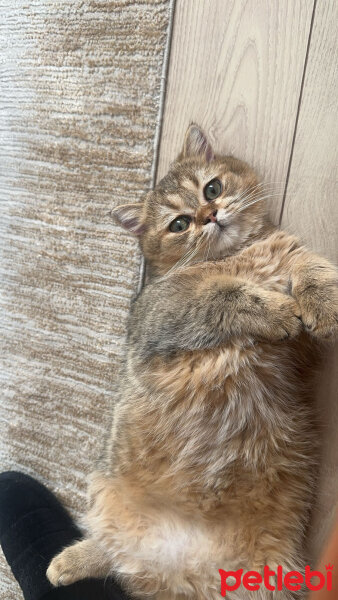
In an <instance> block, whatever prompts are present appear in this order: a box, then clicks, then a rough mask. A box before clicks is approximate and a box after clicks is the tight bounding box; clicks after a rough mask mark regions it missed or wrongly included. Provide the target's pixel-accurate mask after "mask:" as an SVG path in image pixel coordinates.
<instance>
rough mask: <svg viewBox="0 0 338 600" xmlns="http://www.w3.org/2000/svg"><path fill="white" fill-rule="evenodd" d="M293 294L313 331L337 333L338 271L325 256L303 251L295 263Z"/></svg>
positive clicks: (331, 335)
mask: <svg viewBox="0 0 338 600" xmlns="http://www.w3.org/2000/svg"><path fill="white" fill-rule="evenodd" d="M291 282H292V295H293V296H294V298H295V299H296V300H297V302H298V304H299V306H300V309H301V317H302V321H303V323H304V325H305V327H306V329H307V330H308V331H309V333H310V334H311V335H314V336H316V337H318V338H323V339H325V338H334V337H336V336H337V335H338V272H337V269H335V267H334V266H333V265H331V264H330V263H329V262H328V261H327V260H325V259H324V258H322V257H320V256H317V255H316V254H313V253H312V252H304V253H302V254H301V255H300V256H299V257H298V258H297V260H296V261H295V262H294V264H293V265H292V274H291Z"/></svg>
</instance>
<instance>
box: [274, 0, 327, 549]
mask: <svg viewBox="0 0 338 600" xmlns="http://www.w3.org/2000/svg"><path fill="white" fill-rule="evenodd" d="M337 21H338V4H337V2H336V0H325V1H320V2H318V4H317V7H316V12H315V18H314V26H313V32H312V37H311V44H310V50H309V57H308V63H307V68H306V76H305V80H304V90H303V95H302V102H301V107H300V113H299V120H298V126H297V134H296V138H295V146H294V152H293V157H292V163H291V169H290V178H289V183H288V188H287V196H286V201H285V207H284V211H283V218H282V227H283V228H287V229H289V230H290V231H294V232H296V233H297V235H300V236H301V237H302V238H303V239H304V241H306V242H307V243H308V245H309V246H310V247H311V248H313V249H314V250H316V251H317V252H320V253H321V254H324V255H325V256H327V258H329V259H331V260H333V261H334V262H336V261H337V258H338V240H337V234H336V231H337V225H338V203H337V158H338V157H337V140H338V121H337V100H336V98H337V86H338V69H337V64H338V45H337ZM337 361H338V346H336V348H335V350H332V351H331V352H330V353H329V354H328V356H327V359H326V364H325V368H324V370H323V372H322V374H321V383H320V385H319V389H318V403H319V407H320V409H321V412H322V414H323V420H324V431H325V435H324V448H323V456H322V465H321V469H320V486H319V487H320V493H319V498H318V502H317V505H316V508H315V513H314V520H313V527H312V531H311V536H310V539H309V549H310V552H311V553H312V555H314V556H316V555H318V552H319V549H320V547H321V545H322V543H323V541H324V540H325V537H326V533H327V530H328V528H329V526H330V523H331V521H332V518H333V516H334V508H335V506H336V505H337V499H338V476H337V473H338V435H337V432H338V403H337V389H338V373H337ZM335 371H336V373H335Z"/></svg>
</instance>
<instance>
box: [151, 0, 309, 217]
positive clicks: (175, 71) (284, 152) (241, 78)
mask: <svg viewBox="0 0 338 600" xmlns="http://www.w3.org/2000/svg"><path fill="white" fill-rule="evenodd" d="M312 8H313V2H312V0H311V1H308V2H304V1H303V0H289V1H286V2H270V1H269V0H258V1H257V0H213V2H212V4H210V2H209V1H208V0H199V1H198V2H196V0H177V5H176V12H175V23H174V31H173V39H172V49H171V57H170V67H169V77H168V85H167V97H166V104H165V111H164V122H163V131H162V138H161V144H160V157H159V169H158V177H159V178H160V177H162V176H163V175H164V174H165V172H166V170H167V168H168V165H169V163H170V161H172V160H173V159H174V158H175V156H176V155H177V153H178V152H179V150H180V148H181V144H182V139H183V135H184V132H185V130H186V127H187V126H188V124H189V123H190V122H191V121H195V122H197V123H198V124H200V125H201V126H202V127H204V128H205V130H206V131H207V132H208V133H209V135H210V138H211V140H212V142H213V144H214V147H215V149H216V150H218V151H222V152H224V153H228V154H229V153H231V154H235V155H236V156H238V157H239V158H243V159H244V160H247V161H248V162H250V163H251V164H253V165H255V166H256V168H257V169H258V170H259V172H260V174H261V175H262V176H263V177H264V178H265V180H266V181H269V182H276V186H277V182H285V179H286V173H287V169H288V163H289V157H290V150H291V142H292V137H293V132H294V125H295V120H296V114H297V106H298V100H299V93H300V87H301V79H302V73H303V68H304V61H305V56H306V48H307V42H308V35H309V30H310V23H311V15H312ZM280 207H281V199H278V200H274V201H273V205H272V207H271V214H272V216H273V217H274V219H275V220H276V221H278V218H279V214H280Z"/></svg>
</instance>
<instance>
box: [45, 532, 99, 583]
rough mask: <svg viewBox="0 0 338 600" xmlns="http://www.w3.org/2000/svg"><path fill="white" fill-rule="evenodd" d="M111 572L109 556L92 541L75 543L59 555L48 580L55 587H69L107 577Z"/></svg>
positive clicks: (50, 569) (51, 566)
mask: <svg viewBox="0 0 338 600" xmlns="http://www.w3.org/2000/svg"><path fill="white" fill-rule="evenodd" d="M110 570H111V564H110V563H109V561H108V559H107V556H106V555H105V554H104V552H103V551H102V550H101V548H99V546H98V545H97V543H96V542H95V541H94V540H92V539H86V540H81V541H79V542H75V544H73V545H72V546H68V548H65V549H64V550H62V552H60V554H57V555H56V556H55V557H54V558H53V560H52V561H51V563H50V565H49V567H48V569H47V573H46V574H47V578H48V579H49V581H50V582H51V583H52V584H53V585H55V586H59V585H69V584H71V583H74V582H75V581H79V580H80V579H86V578H87V577H97V578H104V577H106V576H107V575H108V574H109V572H110Z"/></svg>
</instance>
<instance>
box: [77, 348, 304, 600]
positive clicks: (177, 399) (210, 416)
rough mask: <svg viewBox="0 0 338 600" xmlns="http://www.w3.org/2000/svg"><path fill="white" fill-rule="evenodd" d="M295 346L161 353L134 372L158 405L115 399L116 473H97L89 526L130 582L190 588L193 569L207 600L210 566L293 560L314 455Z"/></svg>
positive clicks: (214, 584) (215, 585)
mask: <svg viewBox="0 0 338 600" xmlns="http://www.w3.org/2000/svg"><path fill="white" fill-rule="evenodd" d="M294 350H295V348H292V347H288V346H286V345H285V344H284V345H283V344H276V346H275V347H274V346H271V345H264V344H254V343H249V342H248V343H247V344H246V345H244V346H243V345H242V344H240V343H236V342H233V343H232V344H230V345H229V346H228V347H226V348H223V349H218V350H212V351H208V352H201V353H200V355H199V354H198V353H190V354H186V355H185V356H180V357H179V359H177V363H176V362H175V360H174V359H173V361H172V363H171V364H170V363H169V364H168V361H166V362H165V364H163V365H162V367H161V364H160V361H159V362H158V364H157V365H156V369H155V368H153V367H154V365H152V368H151V369H149V371H148V374H146V373H145V372H144V373H143V374H142V378H143V377H147V386H148V388H149V386H150V388H151V389H152V393H153V394H156V397H157V400H158V405H157V408H155V409H154V410H153V411H148V413H147V418H146V419H144V420H143V419H140V418H139V416H138V415H139V405H138V404H137V402H136V403H135V404H134V405H133V406H130V405H129V406H128V410H126V411H125V410H124V407H123V404H122V405H121V406H120V407H119V411H118V414H117V415H116V417H117V424H118V422H119V420H120V421H121V424H122V423H123V427H124V428H125V430H126V436H127V437H128V440H129V443H128V449H127V448H126V447H125V445H124V444H122V445H123V446H124V447H125V454H124V455H123V456H122V455H121V454H120V455H118V457H117V464H118V468H117V469H116V471H115V475H114V476H113V477H109V476H108V477H107V475H100V474H96V475H94V477H93V482H92V486H91V495H92V498H93V506H92V510H91V511H90V513H89V526H90V529H91V531H92V532H93V533H94V534H95V537H98V538H99V540H100V543H101V544H102V545H104V547H105V548H106V551H107V552H108V553H109V555H110V556H111V560H112V568H113V569H114V571H115V572H117V573H119V574H120V576H122V577H126V580H128V581H132V580H133V578H135V586H136V589H138V590H140V578H141V579H142V578H144V581H145V584H144V585H145V587H144V592H147V591H149V590H150V591H152V590H156V589H157V587H158V586H159V585H163V582H167V583H169V582H170V586H171V589H172V590H175V593H177V594H178V593H183V592H186V593H187V594H189V592H191V590H190V588H189V583H188V582H189V581H190V580H191V578H193V579H194V581H195V583H196V585H197V589H199V588H198V581H199V580H200V582H201V586H202V584H203V585H205V582H209V584H210V587H209V588H208V590H206V591H205V596H203V593H204V592H203V593H202V592H201V596H200V597H201V598H204V597H205V598H208V599H209V598H210V600H211V598H213V597H214V596H213V594H214V593H215V598H217V597H219V596H217V594H218V595H219V585H220V578H219V574H218V569H219V568H223V569H226V570H236V569H237V568H240V567H244V569H247V570H249V569H260V568H262V567H263V566H264V565H265V564H269V566H270V567H271V568H273V567H274V566H276V565H278V564H282V565H285V568H287V569H289V570H290V569H294V568H299V563H297V561H298V560H299V540H300V538H301V529H302V523H303V516H304V514H305V512H306V509H307V505H308V502H309V497H308V492H307V489H308V486H309V481H310V474H309V469H308V467H309V465H310V462H311V461H309V456H308V449H307V450H306V448H305V447H306V445H307V446H308V443H309V438H307V439H306V440H304V434H303V433H301V430H302V429H303V428H304V427H306V420H307V418H308V413H307V409H306V407H299V405H298V402H299V390H298V389H297V379H296V378H294V377H293V375H292V369H293V367H294V362H295V361H294V358H295V357H294ZM276 365H278V368H276ZM177 369H180V377H178V376H177ZM184 369H186V371H187V372H186V376H187V378H186V380H185V381H187V382H188V385H185V386H182V385H181V382H182V381H184V373H182V370H184ZM149 377H150V379H151V380H150V379H149ZM238 381H240V382H241V384H240V385H239V384H238ZM263 381H265V385H264V386H262V382H263ZM143 385H144V384H143ZM140 388H142V384H141V383H140ZM150 388H149V389H150ZM168 395H169V398H170V403H169V402H168ZM140 401H141V402H142V401H146V398H143V399H141V400H140ZM169 404H170V405H171V408H170V410H169ZM225 405H227V407H228V408H227V410H225ZM265 413H266V414H265ZM229 422H230V423H232V426H231V427H230V428H229ZM276 423H278V425H276ZM297 423H298V425H297ZM283 424H284V426H285V428H284V429H283ZM303 442H304V443H303ZM298 455H299V456H298ZM297 456H298V458H297ZM161 582H162V583H161ZM203 582H204V583H203ZM164 585H166V583H164ZM201 589H202V588H201ZM191 594H192V595H191V598H197V596H196V595H194V594H195V592H191ZM188 597H189V596H188Z"/></svg>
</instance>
